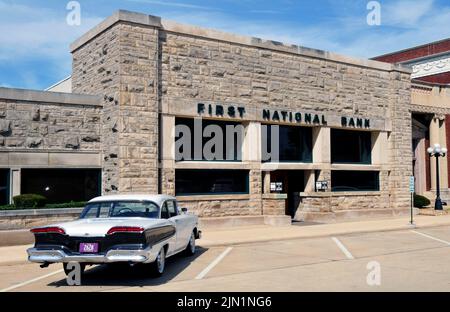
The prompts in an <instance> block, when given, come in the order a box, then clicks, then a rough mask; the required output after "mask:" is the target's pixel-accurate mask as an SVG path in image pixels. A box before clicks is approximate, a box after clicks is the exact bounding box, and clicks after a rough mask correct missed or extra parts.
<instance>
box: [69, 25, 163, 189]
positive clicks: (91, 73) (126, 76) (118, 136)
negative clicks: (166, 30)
mask: <svg viewBox="0 0 450 312" xmlns="http://www.w3.org/2000/svg"><path fill="white" fill-rule="evenodd" d="M157 45H158V40H157V30H156V29H155V28H151V27H141V26H136V25H132V24H127V23H120V24H116V25H114V26H113V27H111V28H109V29H108V30H106V31H105V32H103V33H101V34H100V35H99V36H97V37H95V38H94V39H93V40H91V41H89V42H88V43H86V44H85V45H83V46H81V47H80V48H78V49H77V50H75V51H73V74H72V79H73V90H74V92H78V93H88V94H97V95H98V94H99V95H102V96H104V99H105V103H104V111H103V116H102V125H103V128H102V135H103V137H104V138H105V142H104V145H103V154H104V155H103V156H104V158H103V159H104V164H103V168H104V170H103V190H104V193H106V194H107V193H114V192H121V193H129V192H147V193H157V192H158V101H157V89H158V88H157V78H156V77H157V68H158V66H157V64H158V62H157V59H158V53H157V51H158V48H157Z"/></svg>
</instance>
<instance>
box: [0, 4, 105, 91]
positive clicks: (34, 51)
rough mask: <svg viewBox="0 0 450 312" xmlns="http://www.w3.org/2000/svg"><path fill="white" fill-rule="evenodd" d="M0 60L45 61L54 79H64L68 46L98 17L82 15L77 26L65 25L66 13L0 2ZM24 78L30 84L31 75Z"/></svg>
mask: <svg viewBox="0 0 450 312" xmlns="http://www.w3.org/2000/svg"><path fill="white" fill-rule="evenodd" d="M0 11H1V12H2V18H1V19H0V29H2V30H6V31H2V32H0V42H1V45H0V61H1V62H17V63H20V62H28V61H33V60H47V61H48V62H51V63H53V64H54V66H53V68H51V69H50V68H46V69H45V70H47V71H49V70H53V71H54V72H55V74H56V75H57V76H58V77H55V80H58V79H59V78H60V77H63V76H67V75H68V74H69V73H70V69H71V56H70V51H69V45H70V43H71V42H73V41H74V40H75V39H76V38H78V37H79V36H81V35H82V34H83V33H85V32H86V31H88V30H89V29H90V28H92V27H93V26H94V25H96V24H98V23H99V22H100V21H101V20H102V18H97V17H91V16H87V15H83V11H81V13H82V17H81V25H80V26H69V25H68V24H67V23H66V14H67V13H68V12H69V11H61V12H56V11H53V10H49V9H46V8H41V7H31V6H27V5H18V4H14V3H6V2H4V1H1V0H0ZM25 77H28V78H26V79H29V80H30V85H35V84H37V82H35V81H32V79H31V78H29V77H32V75H31V72H30V73H27V75H25Z"/></svg>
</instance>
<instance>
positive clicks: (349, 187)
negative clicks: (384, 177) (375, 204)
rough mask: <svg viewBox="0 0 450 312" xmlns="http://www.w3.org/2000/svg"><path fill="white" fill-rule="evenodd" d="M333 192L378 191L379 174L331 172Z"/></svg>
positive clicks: (375, 172)
mask: <svg viewBox="0 0 450 312" xmlns="http://www.w3.org/2000/svg"><path fill="white" fill-rule="evenodd" d="M331 190H332V191H333V192H361V191H379V190H380V173H379V172H377V171H332V172H331Z"/></svg>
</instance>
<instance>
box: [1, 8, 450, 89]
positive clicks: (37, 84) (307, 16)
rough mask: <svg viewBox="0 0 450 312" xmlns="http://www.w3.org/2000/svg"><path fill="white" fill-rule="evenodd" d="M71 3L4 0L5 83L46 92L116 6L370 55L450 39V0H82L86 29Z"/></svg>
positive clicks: (357, 55) (64, 71)
mask: <svg viewBox="0 0 450 312" xmlns="http://www.w3.org/2000/svg"><path fill="white" fill-rule="evenodd" d="M68 2H69V1H68V0H67V1H66V0H46V1H40V0H14V1H13V0H0V86H6V87H17V88H31V89H44V88H46V87H48V86H50V85H51V84H53V83H54V82H56V81H59V80H61V79H63V78H65V77H67V76H68V75H70V72H71V55H70V53H69V45H70V43H71V42H73V41H74V40H75V39H76V38H78V37H79V36H81V35H82V34H83V33H84V32H86V31H87V30H89V29H90V28H92V27H93V26H94V25H96V24H97V23H99V22H100V21H101V20H102V19H104V18H105V17H107V16H109V15H110V14H111V13H112V12H114V11H116V10H117V9H127V10H132V11H138V12H143V13H148V14H152V15H157V16H161V17H163V18H166V19H171V20H175V21H178V22H182V23H188V24H194V25H198V26H202V27H208V28H215V29H219V30H223V31H228V32H233V33H239V34H243V35H250V36H255V37H261V38H265V39H271V40H276V41H282V42H286V43H293V44H299V45H303V46H307V47H312V48H317V49H323V50H328V51H333V52H337V53H341V54H347V55H351V56H356V57H362V58H368V57H372V56H376V55H380V54H384V53H388V52H391V51H396V50H400V49H404V48H408V47H412V46H416V45H419V44H424V43H427V42H431V41H435V40H440V39H445V38H449V37H450V1H448V0H380V1H379V3H380V4H381V25H380V26H369V25H368V24H367V22H366V16H367V14H368V13H369V12H368V11H367V8H366V6H367V3H368V2H369V0H302V1H298V0H297V1H296V0H272V1H257V0H216V1H206V0H169V1H164V0H79V1H78V2H79V3H80V4H81V25H80V26H69V25H67V23H66V16H67V14H68V11H67V10H66V5H67V3H68Z"/></svg>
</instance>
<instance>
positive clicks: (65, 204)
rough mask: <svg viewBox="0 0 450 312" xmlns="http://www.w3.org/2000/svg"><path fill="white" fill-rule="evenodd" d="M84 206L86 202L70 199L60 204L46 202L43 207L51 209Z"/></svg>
mask: <svg viewBox="0 0 450 312" xmlns="http://www.w3.org/2000/svg"><path fill="white" fill-rule="evenodd" d="M84 206H86V202H84V201H83V202H74V201H71V202H69V203H62V204H47V205H45V208H51V209H56V208H80V207H84Z"/></svg>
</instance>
